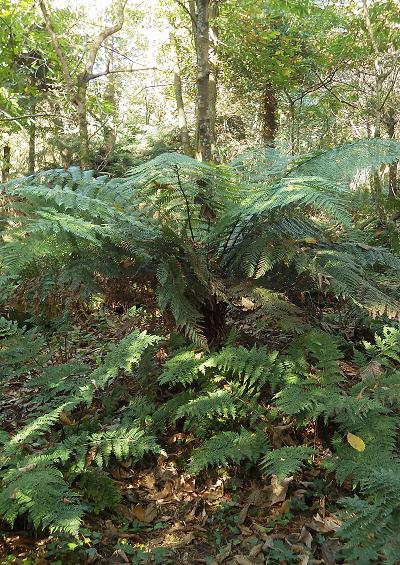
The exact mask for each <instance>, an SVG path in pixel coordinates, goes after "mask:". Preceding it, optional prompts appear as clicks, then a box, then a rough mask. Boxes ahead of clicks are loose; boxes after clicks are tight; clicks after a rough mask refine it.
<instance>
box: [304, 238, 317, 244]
mask: <svg viewBox="0 0 400 565" xmlns="http://www.w3.org/2000/svg"><path fill="white" fill-rule="evenodd" d="M303 241H304V243H308V244H309V245H314V244H315V243H318V240H317V239H315V237H305V238H304V239H303Z"/></svg>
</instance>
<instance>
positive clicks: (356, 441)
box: [347, 432, 365, 451]
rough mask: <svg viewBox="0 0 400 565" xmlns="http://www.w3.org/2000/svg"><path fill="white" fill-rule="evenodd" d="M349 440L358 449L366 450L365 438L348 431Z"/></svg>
mask: <svg viewBox="0 0 400 565" xmlns="http://www.w3.org/2000/svg"><path fill="white" fill-rule="evenodd" d="M347 441H348V442H349V444H350V445H351V447H353V448H354V449H356V450H357V451H364V449H365V443H364V440H362V439H361V438H360V437H358V436H355V435H354V434H352V433H351V432H348V433H347Z"/></svg>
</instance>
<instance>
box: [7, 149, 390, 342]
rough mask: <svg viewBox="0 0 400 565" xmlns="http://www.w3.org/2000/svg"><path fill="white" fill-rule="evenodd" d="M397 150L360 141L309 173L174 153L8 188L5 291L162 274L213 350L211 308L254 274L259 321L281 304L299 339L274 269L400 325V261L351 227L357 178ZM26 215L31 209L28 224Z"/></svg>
mask: <svg viewBox="0 0 400 565" xmlns="http://www.w3.org/2000/svg"><path fill="white" fill-rule="evenodd" d="M386 141H387V142H386ZM399 155H400V145H399V143H398V142H397V141H394V140H361V141H357V142H353V143H352V144H349V145H345V146H342V147H338V148H336V149H334V150H332V151H327V152H325V153H323V154H320V155H319V156H316V157H313V158H311V159H308V160H306V161H305V160H303V162H302V163H301V164H300V165H299V164H298V163H299V161H300V162H301V161H302V160H301V159H296V160H293V159H291V158H288V157H285V156H284V155H280V153H279V152H278V151H277V150H267V152H266V153H265V154H264V153H263V152H257V151H253V152H250V153H249V154H246V156H245V157H243V158H237V159H236V160H235V161H233V162H232V163H231V164H230V165H227V166H224V167H215V166H211V165H207V164H204V163H199V162H197V161H196V160H194V159H191V158H190V157H187V156H184V155H178V154H176V153H166V154H163V155H159V156H157V157H156V158H154V159H152V160H150V161H148V162H146V163H145V164H142V165H139V166H138V167H136V168H134V169H132V170H131V171H130V172H129V176H128V177H127V178H119V179H112V180H110V179H105V178H104V177H99V178H94V176H93V175H92V174H91V173H90V172H87V171H86V172H82V173H81V172H80V171H79V170H78V169H74V168H72V169H70V170H69V171H59V170H55V171H49V172H46V173H40V174H38V175H34V176H30V177H26V178H22V179H17V180H15V181H11V182H10V183H8V184H7V185H4V186H3V191H4V193H5V194H6V195H7V197H8V198H9V202H8V203H7V208H8V209H10V216H9V221H8V223H6V224H5V226H6V229H5V230H4V231H3V238H4V241H3V244H2V245H1V246H0V268H1V277H0V278H1V280H0V286H2V284H3V286H4V285H6V284H7V285H8V287H9V288H10V292H11V293H12V292H13V291H14V289H15V286H18V285H20V284H21V283H22V282H26V281H35V286H36V287H37V288H39V287H40V285H41V284H43V285H44V287H45V288H46V292H45V293H43V295H41V296H40V300H42V301H43V300H44V299H46V298H49V297H51V296H54V295H56V294H57V292H58V291H59V289H60V288H61V289H63V292H64V293H65V291H66V289H68V288H74V289H76V290H77V291H78V292H79V293H80V296H81V297H82V298H84V297H88V296H90V294H93V293H95V292H96V293H98V292H99V289H100V290H101V286H102V284H103V285H104V282H102V281H107V280H109V279H112V278H116V277H126V276H132V277H137V276H138V275H140V277H141V278H144V279H148V280H149V279H151V280H152V281H154V275H156V277H157V286H158V298H159V304H160V307H161V309H162V310H166V309H168V310H170V311H171V312H172V314H173V316H174V318H175V321H176V325H177V327H178V328H179V329H181V330H183V332H184V333H185V334H186V335H187V336H188V337H189V338H190V339H191V340H192V341H194V342H195V343H196V344H198V345H199V346H201V347H203V348H204V347H206V345H210V343H207V340H206V332H205V327H207V324H208V323H209V322H208V319H207V317H208V313H209V311H213V310H214V309H215V305H216V304H219V303H229V302H231V299H230V298H229V296H232V292H231V290H230V287H232V286H233V287H237V283H238V282H239V284H241V283H242V282H243V280H244V279H246V278H247V277H250V278H252V279H257V280H258V281H259V284H258V289H259V290H258V291H256V294H257V295H258V298H257V302H258V304H259V306H258V308H259V310H260V314H261V319H263V321H262V322H261V323H276V321H275V320H276V318H275V319H274V317H273V316H272V315H271V309H272V304H273V303H275V304H277V305H278V309H279V308H280V309H281V310H282V313H281V315H279V313H277V316H278V321H279V324H284V320H285V318H287V319H288V320H289V322H288V323H289V325H291V327H292V328H294V331H295V329H296V326H297V325H298V320H299V318H300V317H301V316H300V312H299V311H298V310H297V309H296V308H295V307H294V305H293V306H289V304H290V303H289V302H287V301H286V303H285V301H284V300H281V301H279V299H278V297H279V294H278V295H273V294H268V290H270V289H269V288H268V287H269V286H271V283H273V280H279V279H278V278H277V277H276V276H275V275H276V273H277V272H283V273H287V272H290V273H291V275H290V276H291V279H292V280H291V281H290V284H291V285H296V284H297V285H300V286H301V285H305V288H307V289H310V288H311V289H313V292H320V293H321V292H323V293H326V294H333V295H335V296H336V297H341V298H345V299H346V300H348V301H352V302H354V303H355V304H356V305H358V306H360V307H363V308H367V309H368V310H369V311H370V312H372V313H373V314H376V313H385V312H386V313H387V314H388V315H390V316H394V315H395V314H396V312H397V311H398V301H397V296H396V290H395V283H394V281H395V280H396V279H398V274H399V272H400V260H399V259H398V258H397V257H396V256H394V255H393V254H392V253H391V252H390V251H389V250H388V249H386V248H384V247H373V246H371V245H369V244H368V245H366V241H365V234H364V233H363V232H362V231H361V230H357V229H356V228H355V223H354V221H353V215H354V214H355V212H357V214H358V213H359V212H358V204H359V202H358V199H357V198H358V197H357V192H356V191H352V190H349V184H348V183H349V182H350V180H352V179H353V177H354V175H355V174H356V172H357V171H361V170H363V171H365V170H368V171H372V170H374V169H376V167H378V166H379V163H390V162H392V161H393V160H395V159H396V158H397V157H398V156H399ZM281 162H282V163H283V162H285V163H286V165H285V166H284V167H281V166H280V165H279V166H278V165H277V164H279V163H281ZM326 163H330V168H329V167H328V166H327V165H326ZM332 163H334V164H332ZM349 163H351V166H350V165H349ZM275 164H276V166H275ZM344 170H346V171H347V172H346V175H347V176H346V183H344V181H343V175H342V172H343V171H344ZM323 172H326V175H324V174H323ZM288 173H290V174H288ZM260 175H262V180H260ZM347 181H348V182H347ZM17 199H18V200H17ZM15 208H17V209H18V210H20V211H21V212H23V213H22V214H20V215H19V216H18V222H15V221H14V219H15V212H14V209H15ZM105 257H106V260H105V259H104V258H105ZM39 265H40V269H39V268H38V266H39ZM126 265H129V267H126ZM272 275H273V276H272ZM283 279H285V277H283ZM6 281H7V282H6ZM300 281H302V282H300ZM285 284H286V283H285ZM28 286H29V285H28ZM274 290H279V289H274ZM281 290H286V288H285V286H284V287H283V288H282V289H281ZM263 309H264V310H263ZM263 317H264V318H263ZM211 345H212V344H211Z"/></svg>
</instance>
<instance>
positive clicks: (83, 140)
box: [74, 77, 91, 169]
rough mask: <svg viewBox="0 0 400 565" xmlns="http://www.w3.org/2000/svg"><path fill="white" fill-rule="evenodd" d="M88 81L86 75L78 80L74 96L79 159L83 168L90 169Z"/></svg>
mask: <svg viewBox="0 0 400 565" xmlns="http://www.w3.org/2000/svg"><path fill="white" fill-rule="evenodd" d="M86 98H87V82H86V80H85V77H81V78H80V79H79V81H78V89H77V93H76V96H75V98H74V106H75V109H76V117H77V121H78V130H79V160H80V164H81V167H82V169H90V166H91V163H90V156H89V130H88V123H87V108H86Z"/></svg>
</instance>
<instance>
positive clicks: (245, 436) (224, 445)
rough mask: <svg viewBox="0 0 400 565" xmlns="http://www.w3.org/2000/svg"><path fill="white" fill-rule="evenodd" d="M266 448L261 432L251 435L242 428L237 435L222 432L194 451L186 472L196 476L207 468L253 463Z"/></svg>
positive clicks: (266, 439) (265, 440)
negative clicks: (243, 462)
mask: <svg viewBox="0 0 400 565" xmlns="http://www.w3.org/2000/svg"><path fill="white" fill-rule="evenodd" d="M268 447H269V442H268V437H267V436H266V435H265V434H264V433H262V432H256V433H251V432H249V431H248V430H246V429H244V428H242V429H241V431H240V432H239V433H236V432H222V433H220V434H217V435H215V436H213V437H212V438H210V439H209V440H207V441H206V442H205V443H204V444H203V445H202V446H201V447H200V448H198V449H197V450H195V451H194V453H193V455H192V457H191V459H190V463H189V466H188V472H189V473H192V474H194V475H198V474H199V473H200V472H201V471H203V470H204V469H206V468H207V467H214V466H229V465H232V464H234V465H237V464H239V463H241V462H242V461H246V460H249V461H250V462H252V463H254V462H255V461H257V459H258V458H259V456H260V455H261V454H262V453H264V452H265V451H266V450H267V449H268Z"/></svg>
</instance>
